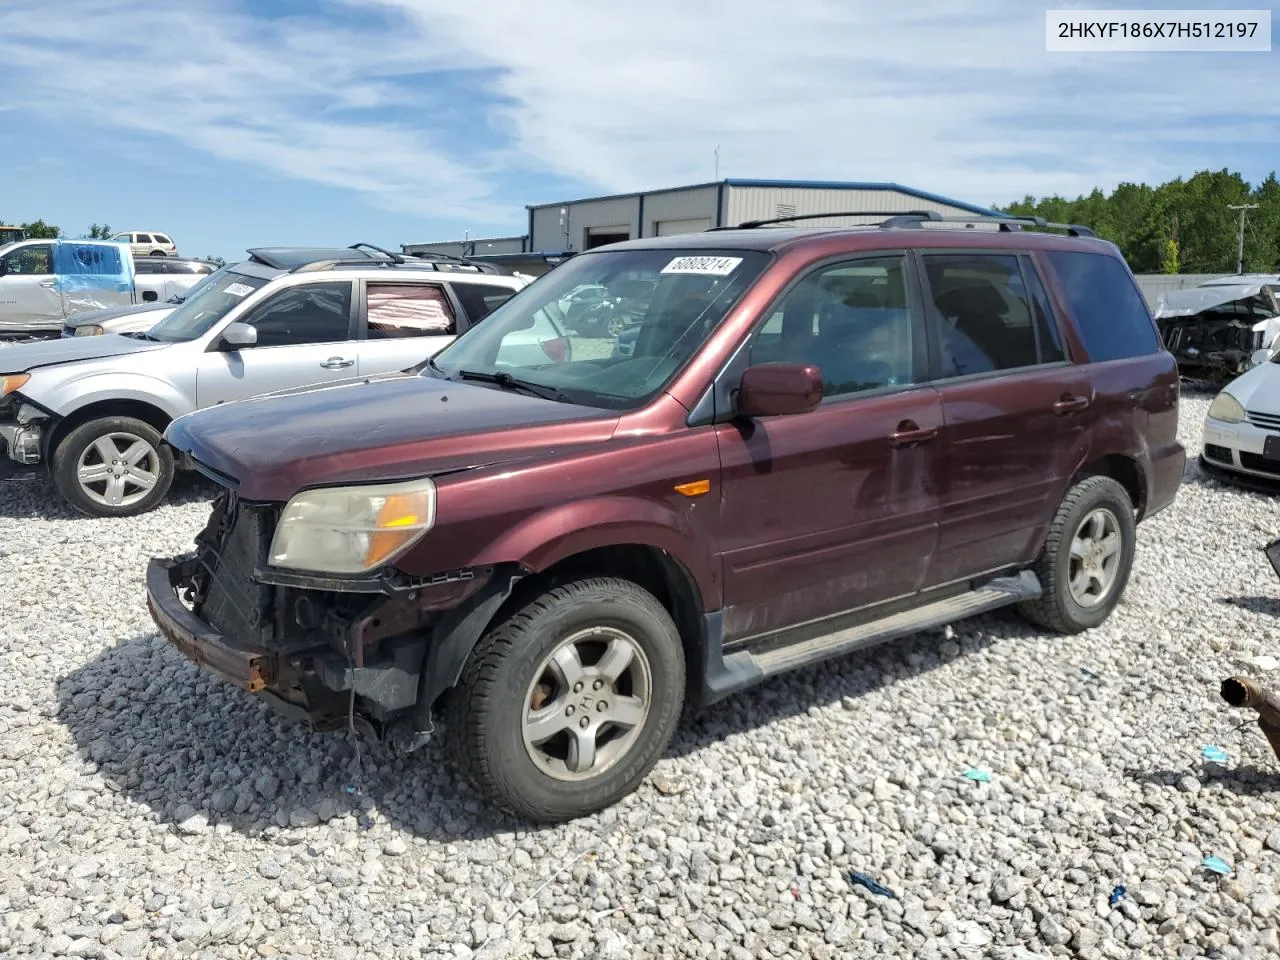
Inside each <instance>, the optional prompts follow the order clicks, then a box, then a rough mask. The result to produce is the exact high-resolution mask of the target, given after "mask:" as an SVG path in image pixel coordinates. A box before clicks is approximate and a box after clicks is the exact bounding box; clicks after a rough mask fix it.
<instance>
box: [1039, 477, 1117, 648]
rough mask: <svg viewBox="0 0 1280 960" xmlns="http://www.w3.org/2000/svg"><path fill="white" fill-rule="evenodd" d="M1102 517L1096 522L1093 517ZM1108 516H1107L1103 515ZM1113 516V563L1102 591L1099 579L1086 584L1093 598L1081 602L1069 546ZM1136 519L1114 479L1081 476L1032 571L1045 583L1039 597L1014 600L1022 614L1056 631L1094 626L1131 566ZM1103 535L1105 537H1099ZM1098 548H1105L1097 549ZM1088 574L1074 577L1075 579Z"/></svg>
mask: <svg viewBox="0 0 1280 960" xmlns="http://www.w3.org/2000/svg"><path fill="white" fill-rule="evenodd" d="M1099 516H1101V517H1102V519H1101V521H1099V520H1098V519H1097V518H1098V517H1099ZM1107 518H1110V520H1108V519H1107ZM1111 521H1113V522H1114V531H1113V532H1114V533H1115V535H1116V536H1117V537H1118V538H1119V543H1118V549H1117V550H1116V552H1115V554H1114V563H1115V566H1114V568H1111V567H1107V566H1105V561H1104V569H1105V570H1111V571H1112V572H1111V575H1110V579H1109V580H1107V583H1108V584H1109V585H1108V586H1107V588H1106V589H1105V591H1104V590H1103V589H1102V588H1101V582H1100V581H1099V582H1098V583H1094V584H1091V585H1090V590H1091V591H1092V594H1093V596H1092V597H1091V598H1089V599H1092V602H1087V601H1086V602H1081V599H1080V598H1079V597H1078V596H1077V594H1076V592H1075V591H1073V589H1072V576H1073V573H1077V574H1078V572H1079V570H1080V564H1079V562H1078V561H1077V562H1076V563H1075V564H1074V565H1073V561H1072V554H1071V547H1072V543H1073V541H1075V540H1076V538H1077V535H1085V536H1088V535H1091V534H1093V533H1096V532H1097V531H1098V530H1099V529H1100V528H1097V527H1092V528H1089V529H1085V528H1086V526H1087V525H1089V524H1094V523H1099V522H1101V523H1102V524H1103V528H1105V527H1106V525H1107V524H1108V523H1109V522H1111ZM1136 534H1137V523H1136V521H1135V519H1134V512H1133V501H1132V500H1130V499H1129V494H1128V492H1127V491H1126V490H1125V488H1124V487H1122V486H1121V485H1120V484H1119V483H1117V482H1116V481H1115V480H1112V479H1111V478H1110V477H1086V478H1085V479H1083V480H1081V481H1080V482H1079V483H1077V484H1076V485H1075V486H1074V487H1072V488H1071V489H1070V490H1068V491H1067V495H1066V497H1065V498H1063V501H1062V505H1061V506H1060V507H1058V512H1057V515H1056V516H1055V517H1054V518H1053V523H1052V524H1050V526H1049V535H1048V537H1047V538H1046V539H1045V545H1044V549H1043V550H1042V551H1041V553H1040V556H1039V557H1038V558H1037V560H1036V562H1035V565H1034V566H1033V567H1032V570H1033V571H1034V572H1035V574H1036V576H1037V577H1038V578H1039V579H1040V583H1041V585H1042V586H1043V587H1044V594H1043V595H1042V596H1041V597H1040V598H1039V599H1038V600H1032V601H1028V602H1026V603H1023V604H1021V605H1019V610H1020V612H1021V613H1022V615H1023V616H1024V617H1026V618H1027V619H1028V620H1030V621H1031V622H1032V623H1034V624H1037V625H1038V626H1041V627H1045V628H1047V629H1050V630H1055V631H1057V632H1058V633H1064V634H1072V633H1080V632H1082V631H1084V630H1089V629H1091V628H1093V627H1096V626H1098V625H1099V624H1101V623H1102V622H1103V621H1105V620H1106V619H1107V617H1109V616H1110V615H1111V611H1112V610H1114V609H1115V606H1116V604H1117V603H1119V602H1120V597H1121V596H1122V595H1123V594H1124V589H1125V586H1126V585H1127V584H1128V582H1129V573H1130V571H1131V569H1132V568H1133V555H1134V549H1135V545H1136V541H1137V537H1136ZM1102 539H1105V537H1103V538H1102ZM1099 553H1105V550H1103V549H1102V548H1099ZM1087 579H1089V578H1088V577H1087V576H1085V577H1083V578H1078V579H1077V582H1078V583H1083V582H1084V581H1085V580H1087Z"/></svg>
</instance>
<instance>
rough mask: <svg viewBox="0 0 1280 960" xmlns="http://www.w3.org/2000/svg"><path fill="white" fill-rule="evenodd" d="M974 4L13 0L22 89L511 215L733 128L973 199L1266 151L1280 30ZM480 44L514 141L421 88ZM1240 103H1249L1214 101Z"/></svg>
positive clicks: (798, 170)
mask: <svg viewBox="0 0 1280 960" xmlns="http://www.w3.org/2000/svg"><path fill="white" fill-rule="evenodd" d="M1103 5H1104V4H1102V3H1092V4H1090V6H1103ZM245 9H249V8H248V7H245ZM976 9H977V10H978V11H979V12H975V7H974V5H972V4H967V3H947V2H941V0H913V2H912V3H910V4H899V5H897V6H887V5H884V4H881V3H878V2H877V3H873V2H870V0H866V2H857V0H790V2H788V3H784V4H780V3H777V2H776V0H775V2H765V0H698V2H690V0H645V2H643V3H626V4H623V3H614V2H585V0H584V2H569V0H540V2H538V3H536V4H529V3H526V2H518V0H481V2H471V3H458V2H453V0H449V2H428V0H344V2H343V3H341V4H339V5H337V6H335V5H334V4H328V5H320V6H318V7H317V8H316V12H315V14H314V15H310V16H307V17H305V18H294V19H289V20H278V19H277V20H264V19H261V18H255V17H254V16H252V15H250V14H248V13H230V12H228V8H227V6H226V5H225V4H220V3H213V2H208V0H188V2H185V3H182V4H156V3H152V4H131V5H128V6H123V5H120V4H118V3H116V2H109V0H60V2H59V3H58V4H56V5H50V4H48V3H47V2H46V0H5V2H4V3H3V5H0V62H3V63H5V64H6V79H5V84H4V86H3V87H2V88H0V110H4V109H6V108H9V109H14V108H20V109H29V108H30V105H31V104H39V105H40V109H41V110H42V111H46V112H47V113H49V114H50V115H52V116H56V117H65V118H66V122H67V123H68V124H84V123H86V122H91V123H95V124H98V125H100V126H101V127H102V128H103V130H104V131H106V132H107V133H108V134H109V133H110V131H113V130H118V129H121V128H123V129H127V130H132V131H136V132H139V133H143V134H148V135H152V136H156V137H163V138H172V139H174V140H176V141H178V142H180V143H182V144H184V145H185V146H187V147H190V148H194V149H196V150H200V151H203V152H206V153H208V154H210V155H212V156H215V157H218V158H222V159H224V160H229V161H233V162H235V163H238V164H241V165H243V166H244V167H246V168H250V169H252V168H257V169H262V170H266V171H269V172H271V173H273V174H276V175H279V176H282V177H289V178H294V179H299V180H305V181H311V182H315V183H321V184H326V185H330V186H333V187H337V188H341V189H346V190H351V191H355V192H358V193H360V194H362V195H364V196H366V197H368V198H369V199H370V200H371V201H372V202H374V203H376V204H377V205H379V206H381V207H385V208H388V209H392V210H404V211H406V212H414V213H421V214H427V215H431V216H434V217H437V218H450V217H452V218H457V219H459V220H467V221H469V222H472V223H491V224H506V225H508V226H509V225H510V224H511V221H512V219H513V214H515V215H516V216H517V217H518V216H519V214H518V212H517V210H512V209H511V206H510V204H509V203H507V202H503V203H499V202H497V199H496V198H497V197H498V196H499V195H502V194H505V197H504V199H505V200H509V199H510V197H511V193H512V191H511V190H510V188H509V187H508V186H507V185H508V184H510V182H512V180H514V179H515V178H517V177H519V176H520V175H522V174H525V175H527V174H532V173H538V174H551V175H555V176H557V177H560V178H565V179H567V180H570V181H575V182H578V183H580V184H581V185H582V189H583V190H584V191H591V190H597V189H598V190H603V191H625V190H631V189H636V188H644V187H655V186H662V185H670V184H679V183H685V182H694V181H702V180H708V179H711V177H712V174H713V156H712V150H713V148H714V146H715V145H716V144H719V145H720V158H721V164H720V172H721V175H722V176H738V177H771V178H830V179H858V180H895V181H898V182H900V183H905V184H910V185H913V186H918V187H921V188H924V189H928V190H933V191H936V192H941V193H947V194H951V195H954V196H957V197H960V198H963V199H967V200H970V201H973V202H977V203H987V202H993V201H997V200H1005V199H1012V198H1015V197H1018V196H1021V195H1022V194H1023V193H1035V194H1042V193H1050V192H1065V193H1074V192H1078V191H1087V190H1089V189H1091V188H1093V187H1094V186H1095V185H1097V186H1103V187H1110V186H1112V185H1114V184H1115V183H1117V182H1120V181H1122V180H1147V181H1149V182H1150V181H1155V180H1160V179H1164V178H1167V177H1171V176H1176V175H1180V174H1186V173H1188V172H1190V171H1191V170H1193V169H1196V168H1198V167H1204V166H1210V167H1222V166H1232V167H1235V168H1239V167H1242V166H1247V165H1249V164H1251V163H1256V164H1257V165H1258V168H1259V170H1261V171H1262V172H1265V167H1264V166H1263V165H1264V164H1265V163H1266V162H1268V160H1269V156H1268V155H1269V154H1270V153H1272V152H1274V147H1275V146H1276V142H1277V140H1280V134H1277V132H1276V131H1277V130H1280V126H1277V124H1276V121H1277V119H1280V116H1278V115H1280V101H1277V100H1276V98H1275V97H1274V94H1273V90H1274V88H1275V84H1274V82H1267V81H1274V79H1275V78H1276V73H1277V69H1276V67H1275V65H1274V64H1275V61H1274V58H1272V57H1269V56H1268V55H1266V54H1212V55H1187V54H1157V55H1146V56H1134V55H1116V54H1096V55H1088V56H1083V55H1065V54H1050V53H1047V52H1045V50H1044V14H1043V7H1041V6H1036V5H1034V4H1026V3H1025V2H1022V0H1000V2H990V3H986V4H983V5H981V6H980V7H978V8H976ZM335 10H336V11H337V12H338V13H339V14H341V15H342V16H341V17H340V19H334V18H333V16H332V14H333V13H334V12H335ZM361 24H363V26H361ZM356 27H359V29H356ZM467 68H470V69H476V70H486V71H489V72H486V73H484V74H477V75H475V76H477V77H483V78H484V80H485V82H486V83H487V85H488V89H487V93H488V94H489V95H490V96H489V97H487V98H486V100H485V103H486V104H487V107H486V112H483V113H477V114H476V116H475V125H476V127H477V129H481V128H483V129H484V131H485V137H484V138H483V141H482V142H486V143H491V142H492V141H493V137H494V134H495V133H496V135H497V139H498V141H499V142H498V144H497V145H496V146H492V147H490V148H488V149H485V150H480V149H477V148H476V147H475V145H474V143H468V142H466V141H467V140H468V139H469V138H467V137H465V136H464V137H459V136H458V135H457V132H456V129H454V130H453V132H452V133H451V134H450V135H449V136H445V135H443V134H442V133H441V129H442V124H443V123H444V121H445V118H454V117H456V116H457V115H458V114H459V113H461V114H462V115H463V116H466V110H467V109H468V107H467V105H466V104H457V103H439V102H436V101H435V100H434V99H433V98H431V97H424V96H423V95H422V93H421V89H422V87H421V85H420V84H421V82H423V81H424V80H425V81H426V82H430V80H431V75H432V74H433V73H436V72H438V71H444V70H459V69H467ZM6 91H7V93H6ZM153 94H160V95H159V96H154V95H153ZM495 103H497V104H499V105H498V106H494V104H495ZM1223 109H1230V110H1231V111H1232V112H1233V113H1234V114H1237V115H1240V116H1241V117H1243V119H1237V122H1236V123H1234V124H1233V125H1231V126H1228V127H1226V128H1225V129H1223V128H1220V126H1219V125H1218V123H1217V122H1216V121H1215V118H1216V117H1218V116H1219V114H1220V111H1222V110H1223ZM388 116H392V117H397V118H398V119H396V120H394V121H389V120H387V119H386V117H388ZM1254 172H1255V173H1256V172H1258V171H1257V170H1255V171H1254ZM557 199H562V198H561V197H541V196H518V199H517V202H526V201H527V202H543V201H547V200H557Z"/></svg>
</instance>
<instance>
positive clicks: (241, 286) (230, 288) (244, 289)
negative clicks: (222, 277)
mask: <svg viewBox="0 0 1280 960" xmlns="http://www.w3.org/2000/svg"><path fill="white" fill-rule="evenodd" d="M226 292H227V293H229V294H231V296H233V297H243V296H244V295H245V294H246V293H253V287H251V286H249V285H248V284H247V283H229V284H227V289H226Z"/></svg>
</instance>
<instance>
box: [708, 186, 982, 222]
mask: <svg viewBox="0 0 1280 960" xmlns="http://www.w3.org/2000/svg"><path fill="white" fill-rule="evenodd" d="M841 210H888V211H892V212H901V213H908V212H910V211H912V210H936V211H937V212H938V213H941V214H944V215H948V214H950V215H972V216H976V214H973V213H972V211H969V210H965V209H963V208H961V207H954V206H951V205H950V204H945V203H938V202H937V201H935V200H925V199H922V198H920V197H913V196H911V195H910V194H906V193H899V192H898V191H896V190H856V189H845V190H837V189H823V188H817V187H725V200H724V223H725V225H726V226H732V225H733V224H737V223H742V222H743V221H745V220H769V219H772V218H773V217H783V216H790V215H793V214H803V213H826V212H828V211H831V212H836V211H841ZM866 222H867V221H866V220H865V219H862V218H858V217H824V218H822V219H820V220H805V221H804V223H803V225H804V226H806V227H810V226H812V227H846V226H856V225H857V224H859V223H866Z"/></svg>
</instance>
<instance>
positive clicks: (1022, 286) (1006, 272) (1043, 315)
mask: <svg viewBox="0 0 1280 960" xmlns="http://www.w3.org/2000/svg"><path fill="white" fill-rule="evenodd" d="M1023 266H1024V265H1023V263H1021V262H1020V258H1019V257H1017V256H1012V255H995V254H930V255H927V256H925V257H924V267H925V275H926V277H927V278H928V281H929V291H930V298H931V302H932V306H933V314H934V320H935V323H936V324H937V327H938V330H939V334H940V340H941V347H942V375H943V376H944V377H963V376H967V375H970V374H975V373H991V372H994V371H997V370H1016V369H1018V368H1020V367H1032V366H1035V365H1037V364H1041V363H1056V362H1058V361H1061V360H1063V359H1064V355H1063V350H1062V341H1061V338H1060V336H1059V333H1058V330H1057V329H1056V325H1055V323H1054V320H1053V316H1052V313H1051V312H1050V308H1049V302H1048V298H1047V297H1046V296H1045V294H1044V290H1043V288H1042V287H1041V285H1040V281H1039V278H1038V277H1036V275H1035V272H1034V270H1033V269H1032V268H1031V265H1030V264H1029V263H1028V264H1026V265H1025V266H1026V270H1025V273H1024V269H1023ZM1024 276H1025V277H1026V278H1027V279H1026V280H1025V281H1024ZM1028 286H1030V289H1028Z"/></svg>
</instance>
